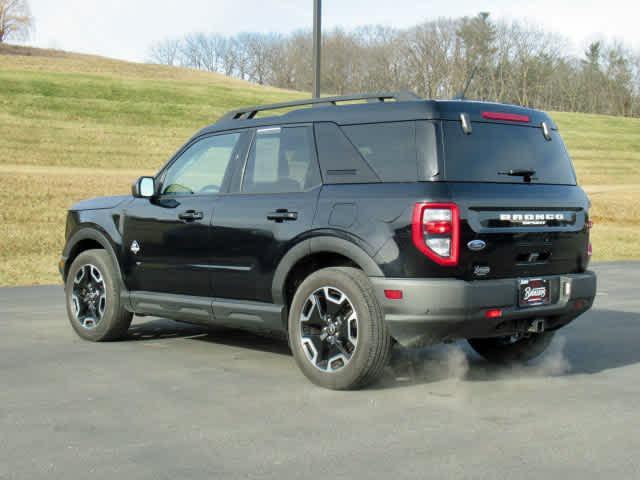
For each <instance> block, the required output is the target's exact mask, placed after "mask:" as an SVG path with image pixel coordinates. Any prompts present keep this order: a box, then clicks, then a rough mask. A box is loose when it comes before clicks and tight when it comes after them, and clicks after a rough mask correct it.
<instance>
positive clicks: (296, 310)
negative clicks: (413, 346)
mask: <svg viewBox="0 0 640 480" xmlns="http://www.w3.org/2000/svg"><path fill="white" fill-rule="evenodd" d="M289 342H290V344H291V350H292V351H293V356H294V358H295V360H296V363H297V364H298V366H299V367H300V369H301V370H302V372H303V373H304V374H305V375H306V377H307V378H308V379H309V380H311V381H312V382H313V383H315V384H316V385H319V386H321V387H325V388H330V389H334V390H349V389H356V388H361V387H364V386H366V385H368V384H370V383H371V382H373V381H374V380H376V379H377V378H378V377H379V376H380V375H381V374H382V371H383V369H384V367H385V366H386V364H387V362H388V359H389V352H390V348H391V337H390V336H389V332H388V330H387V327H386V324H385V321H384V313H383V311H382V307H381V306H380V304H379V303H378V301H377V299H376V297H375V294H374V292H373V288H372V286H371V283H370V282H369V279H368V278H367V276H366V275H365V274H364V273H363V272H362V271H360V270H358V269H355V268H348V267H332V268H325V269H322V270H318V271H317V272H314V273H313V274H311V275H309V277H307V278H306V279H305V280H304V281H303V282H302V284H301V285H300V287H299V288H298V290H297V291H296V293H295V295H294V298H293V302H292V304H291V309H290V313H289Z"/></svg>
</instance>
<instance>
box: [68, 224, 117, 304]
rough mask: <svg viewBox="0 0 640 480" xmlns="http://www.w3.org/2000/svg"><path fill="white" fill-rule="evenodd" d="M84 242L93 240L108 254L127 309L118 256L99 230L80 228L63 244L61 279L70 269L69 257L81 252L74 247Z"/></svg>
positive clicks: (105, 236)
mask: <svg viewBox="0 0 640 480" xmlns="http://www.w3.org/2000/svg"><path fill="white" fill-rule="evenodd" d="M84 240H93V241H94V242H96V243H98V244H100V245H101V246H102V248H103V249H104V250H105V251H106V252H108V253H109V256H110V257H111V258H112V260H113V266H114V267H115V270H116V275H117V282H118V286H119V287H120V297H121V299H122V301H123V303H124V305H125V307H127V305H128V304H129V302H128V291H127V288H126V286H125V284H124V279H123V277H122V271H121V269H120V261H119V258H118V255H117V254H116V250H115V248H114V247H113V245H112V243H111V241H110V240H109V238H108V236H107V235H106V234H105V233H103V232H101V231H100V230H97V229H96V228H92V227H82V228H80V229H79V230H78V231H77V232H75V233H74V234H73V235H72V236H71V237H70V238H69V240H68V241H67V243H66V244H65V247H64V250H63V252H62V258H63V259H64V260H65V264H64V272H63V277H62V278H63V280H66V278H67V274H68V272H69V268H70V267H71V263H72V261H69V260H70V259H71V255H72V254H73V258H75V257H77V256H78V255H79V254H80V253H81V252H82V250H81V251H79V252H77V251H76V247H77V245H78V244H79V243H80V242H82V241H84Z"/></svg>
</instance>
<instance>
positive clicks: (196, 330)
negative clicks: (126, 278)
mask: <svg viewBox="0 0 640 480" xmlns="http://www.w3.org/2000/svg"><path fill="white" fill-rule="evenodd" d="M172 338H186V339H189V340H198V341H202V342H208V343H211V344H212V345H214V344H219V345H226V346H233V347H239V348H246V349H252V350H256V351H262V352H265V353H274V354H278V355H291V352H290V350H289V346H288V344H287V342H286V340H284V339H283V338H280V337H273V336H268V335H259V334H255V333H250V332H246V331H243V330H237V329H233V328H227V327H218V326H215V327H204V326H198V325H190V324H186V323H178V322H174V321H172V320H167V319H160V318H153V319H150V320H146V319H138V321H137V322H136V323H134V324H132V326H131V328H130V329H129V333H128V335H127V339H126V340H129V341H150V340H165V339H172ZM638 345H640V314H638V313H631V312H623V311H616V310H605V309H596V310H592V311H590V312H588V313H586V314H585V315H583V316H582V317H580V318H578V319H577V320H576V321H575V322H574V323H572V324H571V325H569V326H568V327H566V328H564V329H561V330H560V331H559V332H558V333H557V334H556V337H555V339H554V341H553V342H552V344H551V346H550V347H549V349H548V351H547V352H546V353H545V354H544V355H542V356H541V357H540V358H538V359H536V360H535V361H533V362H530V363H528V364H526V365H521V366H498V365H493V364H490V363H489V362H486V361H485V360H483V359H482V358H480V357H479V356H478V355H477V354H475V352H473V350H472V349H471V348H470V347H469V346H468V345H467V343H466V342H464V341H461V342H457V343H454V344H449V345H434V346H431V347H425V348H417V349H405V348H402V347H399V346H396V347H394V349H393V352H392V358H391V362H390V365H389V367H388V368H387V369H386V371H385V374H384V375H383V378H382V379H381V380H380V381H379V382H377V383H376V384H374V385H373V386H372V387H371V388H374V389H386V388H398V387H403V386H409V385H415V384H422V383H434V382H438V381H443V380H448V379H456V380H459V381H465V382H481V381H497V380H507V379H513V378H535V377H553V376H566V375H579V374H595V373H599V372H602V371H605V370H609V369H615V368H620V367H625V366H627V365H632V364H636V363H640V348H638ZM256 368H258V366H256Z"/></svg>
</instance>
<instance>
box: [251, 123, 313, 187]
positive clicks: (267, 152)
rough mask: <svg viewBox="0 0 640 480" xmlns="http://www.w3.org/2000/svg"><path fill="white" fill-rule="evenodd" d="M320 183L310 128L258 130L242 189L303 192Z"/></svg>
mask: <svg viewBox="0 0 640 480" xmlns="http://www.w3.org/2000/svg"><path fill="white" fill-rule="evenodd" d="M319 184H320V173H319V171H318V167H317V166H316V162H315V158H314V155H313V136H312V132H311V128H310V127H282V128H281V127H275V128H261V129H258V130H257V131H256V136H255V140H254V142H253V145H252V146H251V150H250V151H249V157H248V159H247V165H246V168H245V172H244V178H243V182H242V191H243V192H245V193H289V192H302V191H304V190H308V189H310V188H312V187H315V186H316V185H319Z"/></svg>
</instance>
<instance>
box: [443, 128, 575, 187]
mask: <svg viewBox="0 0 640 480" xmlns="http://www.w3.org/2000/svg"><path fill="white" fill-rule="evenodd" d="M443 124H444V125H443V131H444V171H445V177H446V180H448V181H454V182H456V181H459V182H500V183H522V182H523V178H522V177H511V176H508V175H504V174H500V173H499V172H505V171H508V170H535V172H536V173H535V174H534V175H533V179H532V183H544V184H557V185H575V184H576V178H575V173H574V170H573V165H572V164H571V160H570V158H569V155H568V153H567V150H566V148H565V145H564V143H563V141H562V138H561V137H560V135H559V134H558V132H557V131H555V130H552V132H551V141H548V140H546V139H545V138H544V136H543V134H542V129H541V128H539V127H531V126H523V125H505V124H500V123H482V122H474V123H473V125H472V126H473V130H472V133H471V134H470V135H466V134H465V133H464V132H463V131H462V127H461V125H460V122H457V121H444V122H443Z"/></svg>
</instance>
